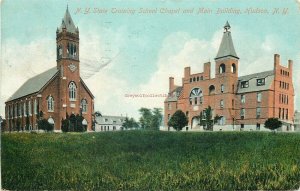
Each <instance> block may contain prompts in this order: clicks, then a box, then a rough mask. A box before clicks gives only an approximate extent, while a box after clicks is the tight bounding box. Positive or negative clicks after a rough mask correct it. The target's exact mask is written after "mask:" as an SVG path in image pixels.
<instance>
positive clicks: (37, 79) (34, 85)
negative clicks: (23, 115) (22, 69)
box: [7, 67, 58, 101]
mask: <svg viewBox="0 0 300 191" xmlns="http://www.w3.org/2000/svg"><path fill="white" fill-rule="evenodd" d="M57 72H58V70H57V69H56V67H54V68H51V69H49V70H47V71H45V72H43V73H41V74H39V75H36V76H34V77H32V78H30V79H29V80H27V81H26V82H25V83H24V84H23V85H22V86H21V87H20V88H19V89H18V90H17V91H16V92H15V93H14V94H13V95H12V96H11V97H10V98H9V99H8V100H7V101H11V100H14V99H17V98H20V97H23V96H26V95H29V94H33V93H36V92H38V91H39V90H41V89H42V88H43V87H44V86H45V84H46V83H47V82H48V81H49V80H50V79H52V78H53V77H54V75H55V74H56V73H57Z"/></svg>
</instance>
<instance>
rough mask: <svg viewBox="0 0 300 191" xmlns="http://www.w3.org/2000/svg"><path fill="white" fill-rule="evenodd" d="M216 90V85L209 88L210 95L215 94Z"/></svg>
mask: <svg viewBox="0 0 300 191" xmlns="http://www.w3.org/2000/svg"><path fill="white" fill-rule="evenodd" d="M215 90H216V88H215V86H214V85H211V86H209V95H213V94H215Z"/></svg>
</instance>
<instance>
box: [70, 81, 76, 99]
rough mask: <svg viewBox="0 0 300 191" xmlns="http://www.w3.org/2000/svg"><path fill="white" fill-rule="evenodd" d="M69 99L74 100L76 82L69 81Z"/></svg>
mask: <svg viewBox="0 0 300 191" xmlns="http://www.w3.org/2000/svg"><path fill="white" fill-rule="evenodd" d="M69 99H70V100H71V101H75V100H76V84H75V83H74V82H70V84H69Z"/></svg>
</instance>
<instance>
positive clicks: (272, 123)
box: [265, 118, 282, 131]
mask: <svg viewBox="0 0 300 191" xmlns="http://www.w3.org/2000/svg"><path fill="white" fill-rule="evenodd" d="M281 126H282V122H281V121H279V119H278V118H268V119H267V120H266V121H265V127H266V128H268V129H270V130H272V131H274V130H275V129H278V128H279V127H281Z"/></svg>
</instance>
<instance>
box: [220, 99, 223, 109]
mask: <svg viewBox="0 0 300 191" xmlns="http://www.w3.org/2000/svg"><path fill="white" fill-rule="evenodd" d="M220 108H224V100H222V99H221V101H220Z"/></svg>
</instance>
